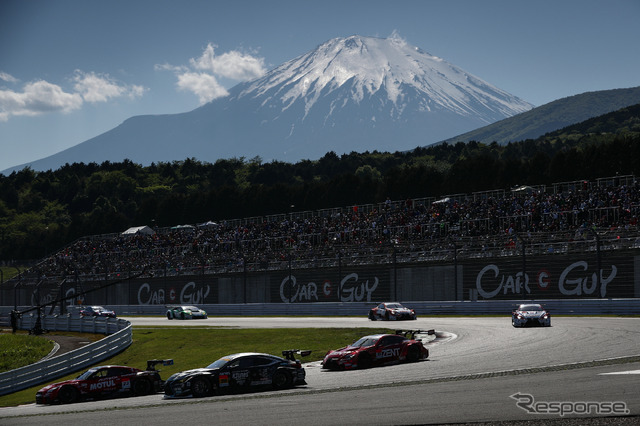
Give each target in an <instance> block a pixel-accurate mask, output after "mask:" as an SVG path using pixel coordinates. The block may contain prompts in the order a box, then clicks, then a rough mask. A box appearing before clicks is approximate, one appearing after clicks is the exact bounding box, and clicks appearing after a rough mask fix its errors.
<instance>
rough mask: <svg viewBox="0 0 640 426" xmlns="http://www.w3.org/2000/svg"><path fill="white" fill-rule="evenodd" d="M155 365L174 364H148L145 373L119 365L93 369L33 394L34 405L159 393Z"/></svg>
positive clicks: (168, 362) (160, 383) (168, 363)
mask: <svg viewBox="0 0 640 426" xmlns="http://www.w3.org/2000/svg"><path fill="white" fill-rule="evenodd" d="M157 364H163V365H172V364H173V360H171V359H168V360H166V359H165V360H156V359H154V360H150V361H147V370H140V369H138V368H134V367H125V366H120V365H104V366H100V367H94V368H91V369H89V370H87V371H85V372H84V373H82V374H81V375H79V376H78V377H77V378H75V379H73V380H67V381H64V382H59V383H53V384H51V385H47V386H45V387H43V388H42V389H40V390H39V391H38V392H36V404H54V403H60V404H70V403H73V402H78V401H81V400H85V399H99V398H104V397H114V396H116V397H117V396H133V395H136V396H137V395H148V394H152V393H156V392H160V391H162V389H163V382H162V379H161V378H160V373H159V371H158V370H156V369H155V366H156V365H157Z"/></svg>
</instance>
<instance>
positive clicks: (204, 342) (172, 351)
mask: <svg viewBox="0 0 640 426" xmlns="http://www.w3.org/2000/svg"><path fill="white" fill-rule="evenodd" d="M392 332H393V331H392V330H390V329H387V328H379V329H372V328H326V329H319V328H302V329H300V328H295V329H293V328H280V329H220V328H211V327H207V328H205V327H203V328H191V327H133V344H132V345H131V346H129V348H127V349H126V350H125V351H123V352H122V353H120V354H118V355H115V356H113V357H111V358H109V359H107V360H104V361H102V362H101V363H99V364H96V365H109V364H112V365H128V366H131V367H137V368H140V369H145V368H146V366H147V360H150V359H173V360H174V365H171V366H158V368H159V369H160V370H161V371H162V373H161V377H162V378H163V379H165V380H166V379H167V378H168V377H169V376H171V375H172V374H174V373H177V372H180V371H185V370H190V369H193V368H198V367H206V366H207V365H209V364H211V363H212V362H213V361H215V360H217V359H218V358H220V357H222V356H225V355H229V354H232V353H238V352H264V353H270V354H273V355H278V356H281V355H282V351H283V350H286V349H309V350H312V351H313V352H312V353H311V355H310V356H308V357H305V358H304V359H301V360H302V361H303V362H310V361H318V360H321V359H322V358H323V357H324V355H325V354H326V353H327V352H328V351H329V350H331V349H337V348H339V347H342V346H345V345H347V344H349V343H352V342H354V341H355V340H357V339H359V338H360V337H362V336H364V335H368V334H376V333H392ZM298 358H299V357H298ZM299 359H300V358H299ZM82 371H85V370H82ZM82 371H78V372H75V373H73V374H70V375H68V376H65V377H61V378H58V379H56V380H52V381H50V382H48V383H43V384H41V385H38V386H34V387H32V388H29V389H25V390H22V391H18V392H14V393H12V394H9V395H4V396H1V397H0V407H10V406H17V405H20V404H28V403H33V402H35V395H36V392H37V391H38V390H39V389H41V388H42V387H44V386H46V385H47V384H49V383H56V382H61V381H64V380H69V379H73V378H75V377H77V376H78V375H79V374H80V373H81V372H82Z"/></svg>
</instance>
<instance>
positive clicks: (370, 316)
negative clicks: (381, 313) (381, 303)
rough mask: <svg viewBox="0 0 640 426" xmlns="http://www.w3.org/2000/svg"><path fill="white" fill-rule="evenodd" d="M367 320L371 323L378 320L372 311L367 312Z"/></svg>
mask: <svg viewBox="0 0 640 426" xmlns="http://www.w3.org/2000/svg"><path fill="white" fill-rule="evenodd" d="M369 319H370V320H371V321H377V320H378V319H377V318H376V316H375V314H374V313H373V311H369Z"/></svg>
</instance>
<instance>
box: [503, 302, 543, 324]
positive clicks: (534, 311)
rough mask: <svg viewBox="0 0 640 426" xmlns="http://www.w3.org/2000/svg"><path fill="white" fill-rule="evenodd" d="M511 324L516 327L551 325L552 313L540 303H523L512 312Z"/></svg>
mask: <svg viewBox="0 0 640 426" xmlns="http://www.w3.org/2000/svg"><path fill="white" fill-rule="evenodd" d="M511 325H513V326H514V327H532V326H541V327H551V315H550V314H549V312H548V311H547V310H546V309H544V308H543V307H542V305H538V304H521V305H518V306H517V307H516V309H514V310H513V312H511Z"/></svg>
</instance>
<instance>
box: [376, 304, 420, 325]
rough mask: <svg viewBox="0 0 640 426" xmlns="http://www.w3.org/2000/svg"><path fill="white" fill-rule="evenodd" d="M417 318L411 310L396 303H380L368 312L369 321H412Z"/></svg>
mask: <svg viewBox="0 0 640 426" xmlns="http://www.w3.org/2000/svg"><path fill="white" fill-rule="evenodd" d="M416 318H418V317H417V316H416V312H415V311H414V310H413V309H409V308H405V307H404V306H402V304H400V303H398V302H384V303H380V304H379V305H378V306H376V307H375V308H372V309H371V310H370V311H369V319H370V320H371V321H376V320H386V321H389V320H396V321H397V320H414V319H416Z"/></svg>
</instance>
